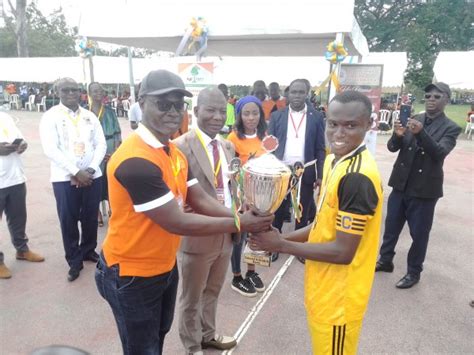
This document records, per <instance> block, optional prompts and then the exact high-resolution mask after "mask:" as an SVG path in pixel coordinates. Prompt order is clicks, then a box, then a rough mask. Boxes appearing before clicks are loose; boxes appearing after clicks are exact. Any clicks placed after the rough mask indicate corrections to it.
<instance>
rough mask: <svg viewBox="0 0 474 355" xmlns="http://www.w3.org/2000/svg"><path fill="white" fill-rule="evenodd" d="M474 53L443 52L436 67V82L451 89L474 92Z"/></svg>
mask: <svg viewBox="0 0 474 355" xmlns="http://www.w3.org/2000/svg"><path fill="white" fill-rule="evenodd" d="M472 63H474V51H467V52H441V53H439V55H438V58H437V59H436V62H435V65H434V74H435V75H434V81H442V82H445V83H446V84H448V85H449V86H450V87H451V89H458V90H469V91H472V90H474V71H473V70H472Z"/></svg>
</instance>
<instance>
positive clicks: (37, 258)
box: [16, 250, 44, 263]
mask: <svg viewBox="0 0 474 355" xmlns="http://www.w3.org/2000/svg"><path fill="white" fill-rule="evenodd" d="M16 258H17V260H26V261H31V262H33V263H39V262H41V261H44V257H43V256H41V255H39V254H36V253H33V252H32V251H31V250H28V251H25V252H21V251H19V252H17V253H16Z"/></svg>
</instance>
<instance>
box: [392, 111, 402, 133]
mask: <svg viewBox="0 0 474 355" xmlns="http://www.w3.org/2000/svg"><path fill="white" fill-rule="evenodd" d="M399 117H400V111H399V110H395V111H393V112H392V122H390V126H392V129H393V124H394V123H395V121H396V120H398V118H399Z"/></svg>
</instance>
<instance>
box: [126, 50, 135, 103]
mask: <svg viewBox="0 0 474 355" xmlns="http://www.w3.org/2000/svg"><path fill="white" fill-rule="evenodd" d="M127 52H128V75H129V77H128V78H129V79H128V81H129V84H130V99H129V100H130V103H131V104H133V103H134V102H135V82H134V80H133V64H132V50H131V49H130V47H127Z"/></svg>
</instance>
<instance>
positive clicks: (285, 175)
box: [229, 136, 304, 266]
mask: <svg viewBox="0 0 474 355" xmlns="http://www.w3.org/2000/svg"><path fill="white" fill-rule="evenodd" d="M262 148H263V149H264V150H265V151H267V154H264V155H261V156H260V157H258V158H253V157H251V158H250V159H249V160H248V161H247V163H246V164H245V165H244V166H241V161H240V159H239V158H234V159H232V160H231V162H230V164H229V177H230V182H231V194H232V210H233V213H234V215H235V214H237V212H238V211H239V210H240V209H241V206H242V205H243V204H245V205H246V206H247V207H250V208H251V209H252V210H253V211H254V212H255V213H257V214H260V215H268V214H273V213H274V212H275V211H276V210H277V209H278V207H280V205H281V203H282V202H283V200H284V199H285V197H286V195H287V194H289V193H292V195H294V194H295V192H297V191H298V185H299V181H300V177H301V176H302V174H303V171H304V166H303V164H302V163H300V162H298V163H296V164H295V165H294V167H292V169H290V168H289V167H288V166H287V165H285V164H284V163H283V162H281V161H280V160H278V159H277V158H276V157H275V156H274V155H273V154H270V153H271V152H272V151H274V150H276V149H277V148H278V139H277V138H275V137H274V136H267V137H265V138H264V139H263V141H262ZM292 203H293V199H292ZM293 208H294V211H295V218H298V216H299V214H300V209H299V203H294V206H293ZM244 261H245V262H246V263H249V264H257V265H262V266H270V264H271V253H269V252H266V251H262V250H252V249H250V247H249V245H248V244H247V245H246V246H245V250H244Z"/></svg>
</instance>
